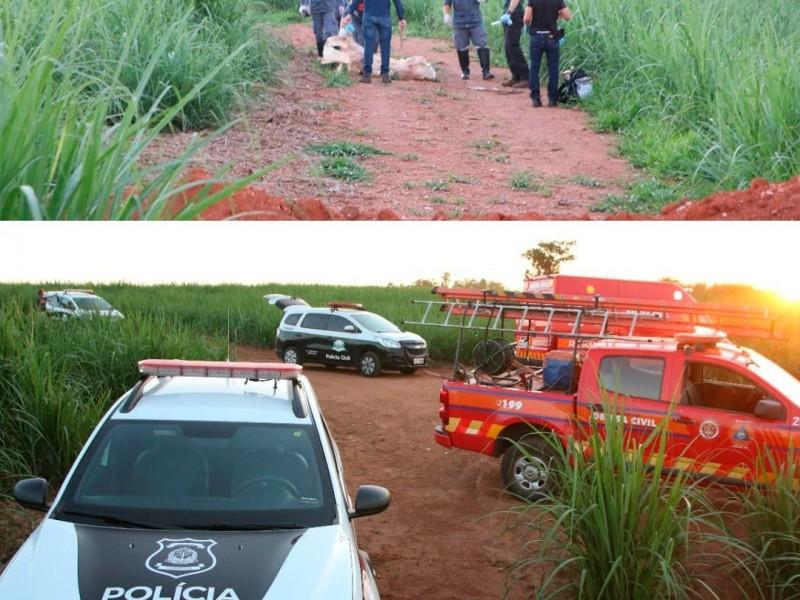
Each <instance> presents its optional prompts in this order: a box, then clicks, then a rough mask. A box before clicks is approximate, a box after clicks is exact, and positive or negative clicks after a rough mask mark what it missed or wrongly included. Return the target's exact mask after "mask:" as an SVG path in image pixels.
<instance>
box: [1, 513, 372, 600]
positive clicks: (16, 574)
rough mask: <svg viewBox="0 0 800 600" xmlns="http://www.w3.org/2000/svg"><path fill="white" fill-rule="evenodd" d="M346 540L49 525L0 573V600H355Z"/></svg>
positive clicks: (335, 532) (315, 534) (351, 551)
mask: <svg viewBox="0 0 800 600" xmlns="http://www.w3.org/2000/svg"><path fill="white" fill-rule="evenodd" d="M349 539H350V538H349V537H348V536H346V535H345V534H344V532H343V531H342V530H341V528H340V527H339V526H337V525H332V526H327V527H314V528H311V529H293V530H280V531H265V532H257V531H244V532H233V531H224V532H220V531H210V532H202V531H194V530H191V531H189V530H179V531H158V530H149V529H121V528H116V527H99V526H91V525H77V524H72V523H67V522H63V521H57V520H55V519H46V520H45V521H43V522H42V524H41V525H40V526H39V527H38V528H37V530H36V531H35V532H34V533H33V534H32V535H31V537H30V538H29V539H28V541H27V542H26V543H25V544H24V545H23V546H22V548H20V550H19V552H18V553H17V555H16V556H15V557H14V558H13V559H12V561H11V563H10V564H9V565H8V566H7V567H6V570H5V572H4V573H3V574H2V576H0V598H25V599H26V600H53V599H54V598H58V599H59V600H79V599H80V600H113V599H115V598H121V599H123V600H125V599H136V600H201V599H202V600H276V599H285V598H304V599H319V600H323V599H326V600H327V599H339V598H341V599H343V600H344V599H347V600H352V598H353V591H354V590H353V586H354V582H356V581H360V575H359V573H358V568H359V567H358V563H357V562H356V558H355V556H356V555H355V548H354V547H353V546H352V544H351V543H350V541H349ZM354 570H355V571H356V572H355V573H354Z"/></svg>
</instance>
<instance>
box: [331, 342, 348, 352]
mask: <svg viewBox="0 0 800 600" xmlns="http://www.w3.org/2000/svg"><path fill="white" fill-rule="evenodd" d="M345 350H347V348H346V347H345V345H344V342H343V341H342V340H336V341H335V342H333V351H334V352H344V351H345Z"/></svg>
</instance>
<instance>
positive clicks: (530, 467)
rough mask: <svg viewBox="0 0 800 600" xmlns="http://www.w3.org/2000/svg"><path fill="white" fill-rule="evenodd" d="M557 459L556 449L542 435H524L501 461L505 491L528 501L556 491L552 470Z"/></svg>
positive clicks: (513, 444)
mask: <svg viewBox="0 0 800 600" xmlns="http://www.w3.org/2000/svg"><path fill="white" fill-rule="evenodd" d="M556 460H557V456H556V450H555V448H553V446H552V445H551V441H550V440H548V439H547V438H546V437H545V435H544V434H541V433H527V434H525V435H523V436H522V437H521V438H519V439H518V440H517V441H516V443H512V444H511V445H510V446H509V447H508V449H507V450H506V451H505V453H504V454H503V458H502V460H501V461H500V474H501V476H502V477H503V483H504V484H505V489H506V491H507V492H508V493H510V494H512V495H514V496H517V497H518V498H522V499H523V500H528V501H535V500H541V499H543V498H547V497H548V496H549V495H551V494H552V493H553V492H554V488H555V482H554V478H553V477H552V468H553V465H554V464H555V461H556Z"/></svg>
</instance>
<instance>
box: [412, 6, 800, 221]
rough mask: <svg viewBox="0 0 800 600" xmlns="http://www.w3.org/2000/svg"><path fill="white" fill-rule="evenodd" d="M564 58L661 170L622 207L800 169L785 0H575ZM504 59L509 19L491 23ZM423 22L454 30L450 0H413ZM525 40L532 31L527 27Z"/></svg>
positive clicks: (798, 85) (799, 108)
mask: <svg viewBox="0 0 800 600" xmlns="http://www.w3.org/2000/svg"><path fill="white" fill-rule="evenodd" d="M567 5H568V6H569V7H570V8H571V9H572V11H573V13H574V14H575V18H574V19H573V21H572V22H570V23H567V24H566V25H565V27H566V29H567V41H566V43H565V45H564V47H563V50H562V68H563V67H566V66H582V67H583V68H584V69H586V71H587V72H588V73H589V74H590V75H591V76H592V78H593V80H594V90H595V92H594V94H593V96H592V98H591V100H590V101H589V102H587V104H586V106H587V108H588V110H589V111H590V112H591V113H592V115H593V116H594V118H595V123H596V125H597V127H598V128H599V129H600V130H604V131H618V132H620V134H621V141H622V144H621V150H622V152H623V154H624V155H625V156H626V157H628V158H629V159H630V160H631V162H632V163H633V164H634V165H635V166H637V167H641V168H643V169H645V170H646V171H647V172H648V173H649V174H650V175H654V176H656V177H657V178H658V185H655V184H650V185H639V186H637V187H636V188H633V189H632V190H631V194H630V197H629V198H627V199H626V200H624V201H622V202H617V205H615V206H614V208H616V209H617V210H619V209H624V210H637V209H640V208H641V209H643V210H646V211H654V210H656V209H657V208H659V207H660V206H662V205H663V204H665V203H666V202H667V201H668V200H670V199H673V198H675V197H676V196H678V195H681V194H688V195H690V196H695V197H697V196H700V195H704V194H706V193H708V192H709V191H711V190H717V189H733V188H741V187H745V186H746V185H747V184H748V183H749V181H750V180H751V179H752V178H754V177H764V178H767V179H770V180H783V179H788V178H789V177H792V176H794V175H796V174H798V173H799V172H800V144H798V139H800V104H798V103H797V102H795V101H794V99H795V98H797V97H798V95H800V73H798V71H797V69H796V68H794V65H797V64H798V61H800V12H798V11H797V10H793V9H792V7H791V6H790V5H788V4H787V3H786V2H782V1H781V0H765V1H764V2H758V3H752V2H747V1H746V0H709V1H707V2H694V1H692V0H671V1H669V2H663V1H660V0H567ZM482 6H483V15H484V21H485V23H486V24H487V29H488V32H489V38H490V42H491V46H492V50H493V53H494V61H495V62H498V61H499V62H500V64H502V61H503V58H502V31H501V28H499V27H491V26H488V23H489V22H491V21H494V20H496V19H497V18H498V15H499V14H500V12H501V6H502V5H501V2H500V0H488V1H487V2H485V3H484V4H483V5H482ZM406 7H407V13H408V19H409V22H410V25H409V26H410V27H411V30H412V31H416V32H418V33H420V34H423V35H431V36H447V35H449V30H448V29H447V28H446V27H445V26H444V25H443V24H442V22H441V7H440V3H439V2H433V1H431V0H408V2H406ZM522 43H523V47H525V46H527V36H525V35H523V40H522Z"/></svg>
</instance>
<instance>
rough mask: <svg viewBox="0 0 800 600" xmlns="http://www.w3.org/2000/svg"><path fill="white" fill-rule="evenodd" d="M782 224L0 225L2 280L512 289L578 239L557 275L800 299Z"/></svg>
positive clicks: (795, 246) (791, 239)
mask: <svg viewBox="0 0 800 600" xmlns="http://www.w3.org/2000/svg"><path fill="white" fill-rule="evenodd" d="M798 233H800V229H798V226H797V225H796V224H793V223H789V222H775V223H771V222H763V223H752V222H751V223H739V222H725V223H721V222H710V223H702V222H689V223H670V222H659V223H651V222H641V221H639V222H574V221H568V222H552V221H529V222H268V223H265V222H259V223H233V222H229V223H219V222H217V223H203V222H199V223H198V222H192V223H166V222H164V223H108V222H104V223H0V282H31V283H36V282H45V281H48V282H52V281H63V282H74V283H78V282H93V283H111V282H120V281H123V282H130V283H137V284H150V283H212V284H213V283H240V284H258V283H266V282H273V283H320V284H340V285H348V284H353V285H366V284H374V285H385V284H387V283H394V284H408V283H411V282H413V281H414V280H416V279H420V278H425V279H432V280H436V279H439V278H440V277H441V275H442V274H443V273H445V272H449V273H451V274H452V277H453V279H454V280H455V279H460V278H467V277H469V278H476V279H480V278H486V279H489V280H494V281H500V282H501V283H503V284H504V285H505V287H506V288H507V289H520V288H521V287H522V280H523V274H524V272H525V268H526V266H527V264H526V261H525V260H524V259H523V258H522V256H521V255H522V253H523V252H524V251H525V250H527V249H528V248H533V247H535V246H536V245H537V243H538V242H540V241H545V240H575V241H576V242H577V243H576V246H575V249H574V254H575V255H576V260H574V261H573V262H570V263H567V264H565V266H564V267H563V268H562V272H563V273H567V274H574V275H594V276H597V277H618V278H626V279H660V278H662V277H672V278H675V279H678V280H680V281H681V282H682V283H685V284H691V283H699V282H704V283H745V284H749V285H752V286H754V287H757V288H760V289H765V290H771V291H776V292H778V293H780V294H782V295H783V296H784V297H786V298H788V299H791V300H797V299H800V276H798V272H797V267H796V264H797V259H798V258H800V235H798Z"/></svg>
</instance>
